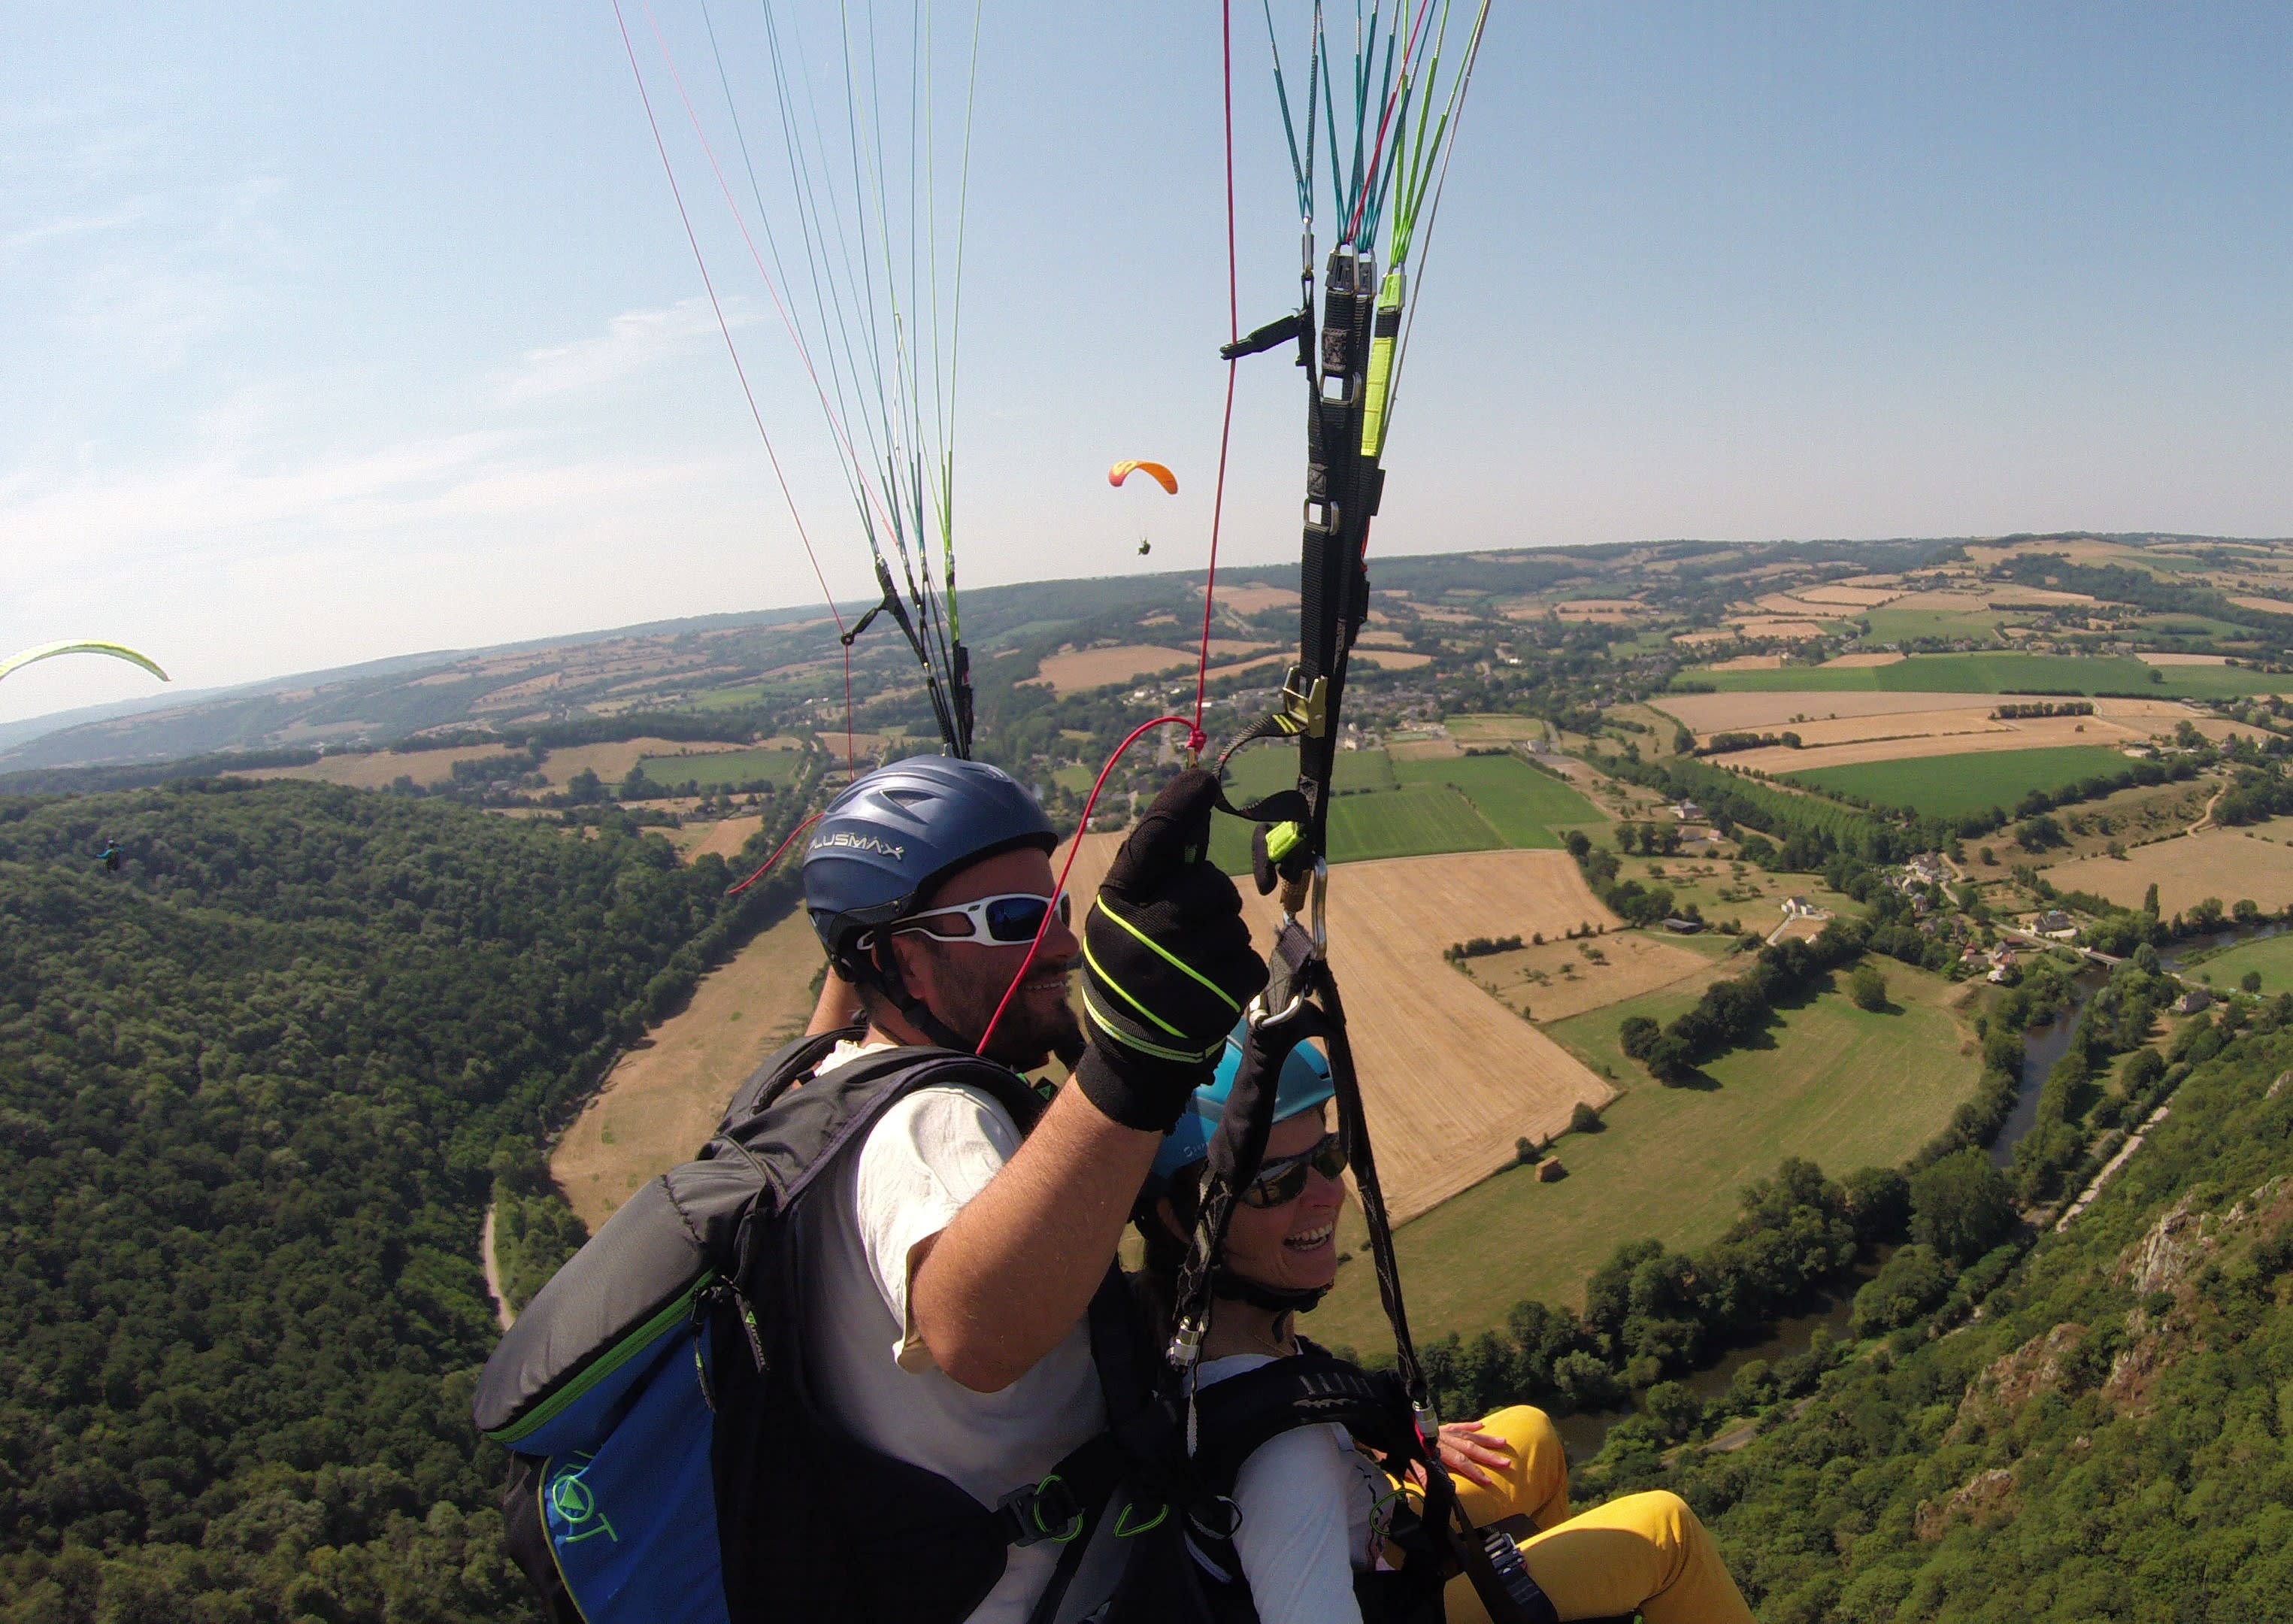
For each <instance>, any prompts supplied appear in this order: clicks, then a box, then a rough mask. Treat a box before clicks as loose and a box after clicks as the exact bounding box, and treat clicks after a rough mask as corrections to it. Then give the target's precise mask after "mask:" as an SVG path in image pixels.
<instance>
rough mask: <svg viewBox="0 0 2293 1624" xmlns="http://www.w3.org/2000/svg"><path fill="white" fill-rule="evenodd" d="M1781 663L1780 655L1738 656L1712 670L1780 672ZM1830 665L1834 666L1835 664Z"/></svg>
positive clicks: (1679, 641) (1678, 639)
mask: <svg viewBox="0 0 2293 1624" xmlns="http://www.w3.org/2000/svg"><path fill="white" fill-rule="evenodd" d="M1686 641H1688V639H1687V638H1685V637H1674V638H1673V642H1675V643H1685V642H1686ZM1783 663H1784V657H1783V656H1782V655H1781V654H1738V655H1737V656H1736V657H1735V658H1734V659H1733V660H1721V661H1716V662H1714V664H1713V666H1712V669H1713V670H1715V671H1774V670H1782V669H1783ZM1831 663H1834V664H1836V663H1837V662H1831Z"/></svg>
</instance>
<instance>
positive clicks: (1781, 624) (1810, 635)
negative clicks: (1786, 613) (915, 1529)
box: [1737, 614, 1823, 643]
mask: <svg viewBox="0 0 2293 1624" xmlns="http://www.w3.org/2000/svg"><path fill="white" fill-rule="evenodd" d="M1737 629H1738V631H1740V632H1742V633H1743V634H1744V636H1746V637H1772V638H1776V639H1778V641H1782V642H1789V643H1805V642H1810V641H1811V640H1813V639H1814V638H1817V637H1821V636H1822V635H1823V628H1822V627H1820V626H1819V625H1817V624H1816V623H1815V622H1814V621H1795V620H1783V619H1778V618H1776V617H1773V616H1770V615H1763V614H1762V615H1754V616H1752V617H1751V618H1750V619H1748V620H1745V621H1738V622H1737Z"/></svg>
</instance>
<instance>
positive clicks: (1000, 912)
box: [890, 891, 1074, 947]
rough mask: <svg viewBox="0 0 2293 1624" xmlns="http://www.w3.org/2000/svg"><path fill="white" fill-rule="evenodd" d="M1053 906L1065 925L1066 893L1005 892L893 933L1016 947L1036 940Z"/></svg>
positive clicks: (1069, 913)
mask: <svg viewBox="0 0 2293 1624" xmlns="http://www.w3.org/2000/svg"><path fill="white" fill-rule="evenodd" d="M1054 906H1056V907H1057V909H1058V913H1059V923H1061V924H1063V925H1064V924H1065V923H1066V922H1068V921H1069V920H1070V919H1072V918H1073V917H1074V902H1073V901H1072V900H1071V899H1070V898H1069V897H1068V896H1067V894H1066V893H1065V891H1061V892H1060V893H1059V894H1058V896H1057V897H1042V896H1038V895H1037V894H1036V893H1035V892H1033V891H1006V892H1004V893H1003V894H1002V895H1001V896H1000V897H981V898H980V899H979V900H978V901H977V902H966V903H960V904H951V905H949V906H947V907H944V908H933V909H931V910H929V911H928V912H927V913H924V914H918V915H917V916H916V917H915V918H914V919H912V920H905V919H903V920H902V921H900V922H898V923H897V924H895V925H894V926H892V927H891V930H890V934H891V935H893V936H928V937H929V938H931V939H932V940H934V941H936V942H971V943H975V944H976V945H977V946H982V947H985V946H1017V945H1018V944H1020V943H1022V942H1032V941H1033V940H1034V939H1035V933H1036V932H1037V931H1039V930H1041V929H1042V928H1043V915H1044V914H1046V913H1047V912H1049V910H1050V909H1051V908H1052V907H1054ZM925 921H930V922H931V923H925Z"/></svg>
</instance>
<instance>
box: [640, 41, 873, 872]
mask: <svg viewBox="0 0 2293 1624" xmlns="http://www.w3.org/2000/svg"><path fill="white" fill-rule="evenodd" d="M613 21H614V22H615V23H616V24H618V25H619V26H620V30H621V49H622V50H623V51H625V52H627V53H628V59H629V73H630V76H631V77H634V78H635V79H636V82H637V100H639V101H640V102H644V115H645V123H646V124H647V125H648V126H651V128H652V144H653V150H655V151H656V152H659V153H660V167H661V173H662V174H664V175H667V176H668V195H669V196H670V197H672V198H674V199H677V218H678V219H679V220H681V221H683V222H684V223H685V241H686V242H687V243H689V244H691V245H692V248H693V264H695V265H697V266H699V267H700V270H701V287H703V288H707V289H708V291H709V309H711V310H713V311H715V312H716V313H717V331H718V332H720V333H722V334H724V335H725V353H726V354H728V355H730V356H731V357H732V358H733V374H734V376H736V377H737V378H740V380H741V395H742V396H743V397H744V398H745V399H746V400H747V401H748V402H749V418H750V419H751V420H752V421H754V422H755V424H756V426H757V437H758V439H760V440H762V441H763V442H764V443H765V457H766V459H767V460H768V461H770V462H771V464H772V465H773V477H774V479H775V480H778V481H779V482H780V487H781V499H782V500H783V501H785V502H787V503H788V510H789V517H790V518H791V519H793V520H794V521H795V522H796V535H797V540H799V541H801V542H803V543H804V556H805V557H806V558H807V559H808V560H810V561H811V564H812V578H813V579H814V581H818V582H819V583H820V595H821V597H823V598H825V599H826V600H827V602H828V613H829V614H830V615H831V617H833V619H834V620H835V621H836V629H837V631H838V632H839V633H841V632H842V631H843V630H844V612H843V611H842V610H840V609H839V608H838V607H837V606H836V595H835V594H834V593H833V592H831V591H830V590H829V589H828V577H827V575H826V574H825V573H824V572H822V570H821V567H820V555H819V554H818V553H815V552H814V551H813V550H812V537H811V535H810V534H809V533H808V532H806V530H805V527H804V515H803V514H801V513H799V512H798V511H797V505H796V495H795V493H794V492H793V491H790V489H789V483H788V475H786V474H783V473H782V471H781V459H780V453H779V452H778V451H774V449H773V437H772V435H771V434H768V433H766V429H765V414H764V413H763V411H761V410H758V406H757V392H756V391H755V390H753V389H751V388H749V370H748V369H747V368H746V367H743V366H742V365H741V352H740V349H739V348H738V346H736V345H734V344H733V328H732V324H731V323H729V322H728V321H725V306H724V305H721V304H720V303H718V302H717V284H716V282H715V281H714V280H711V279H710V277H709V261H708V259H707V257H706V256H703V255H702V253H701V239H700V238H699V237H697V236H695V235H694V234H693V216H692V215H690V214H688V213H686V212H685V191H684V189H683V188H681V187H680V186H678V185H677V169H676V166H674V165H672V164H671V163H670V162H669V161H668V143H667V142H664V141H662V140H661V138H660V119H658V118H654V117H653V111H652V93H650V92H648V91H647V90H646V89H645V82H644V72H643V71H642V70H640V69H638V67H637V50H636V45H634V44H632V43H631V42H630V39H629V21H628V18H627V17H625V16H623V15H622V14H621V0H613ZM845 661H846V671H847V676H846V679H845V687H844V767H845V770H846V771H847V772H853V771H856V770H857V768H856V767H855V765H854V762H853V748H852V686H851V679H850V676H849V671H850V661H851V651H850V648H849V647H848V646H847V649H846V651H845ZM775 855H777V854H775ZM766 866H767V867H769V866H770V865H766ZM758 872H759V873H761V872H763V871H762V870H759V871H758ZM749 878H750V879H754V878H755V876H754V875H751V876H750V877H749ZM741 883H742V884H744V885H745V884H746V883H747V881H742V882H741Z"/></svg>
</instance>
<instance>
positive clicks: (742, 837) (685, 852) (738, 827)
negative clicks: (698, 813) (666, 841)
mask: <svg viewBox="0 0 2293 1624" xmlns="http://www.w3.org/2000/svg"><path fill="white" fill-rule="evenodd" d="M764 826H765V820H764V817H763V816H762V815H761V814H759V815H758V816H755V817H720V818H718V819H717V821H716V822H715V823H713V824H685V827H684V828H682V829H679V830H678V831H677V833H678V834H679V835H690V836H692V837H693V838H692V839H691V840H677V841H675V842H673V843H674V844H675V845H676V847H677V855H678V856H679V857H683V858H684V859H685V861H686V862H687V863H690V862H692V861H693V859H694V858H695V857H709V856H711V855H713V856H716V857H723V858H724V859H725V861H727V862H730V861H732V858H733V854H734V853H735V852H737V851H739V850H740V849H741V847H743V846H745V845H747V844H748V843H749V836H750V835H752V834H754V833H756V832H757V831H758V830H759V829H761V828H763V827H764Z"/></svg>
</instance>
